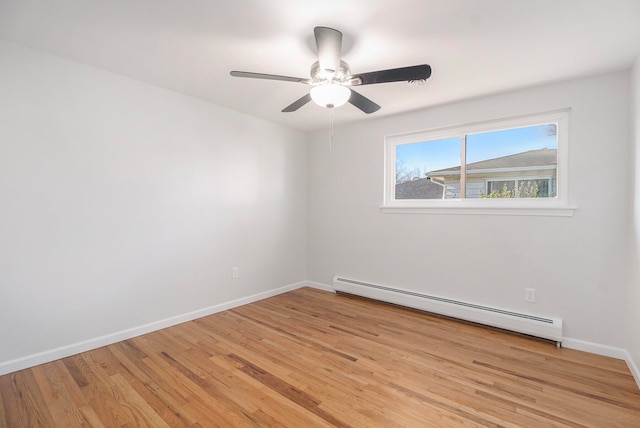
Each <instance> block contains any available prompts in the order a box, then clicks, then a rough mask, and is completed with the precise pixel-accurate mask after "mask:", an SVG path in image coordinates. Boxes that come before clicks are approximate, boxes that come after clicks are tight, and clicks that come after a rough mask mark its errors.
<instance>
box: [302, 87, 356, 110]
mask: <svg viewBox="0 0 640 428" xmlns="http://www.w3.org/2000/svg"><path fill="white" fill-rule="evenodd" d="M349 97H351V90H350V89H349V88H347V87H344V86H342V85H340V84H338V83H333V82H327V83H322V84H320V85H318V86H314V87H313V88H311V99H312V100H313V102H315V103H316V104H318V105H319V106H321V107H325V108H335V107H340V106H342V105H344V104H345V103H346V102H347V101H349Z"/></svg>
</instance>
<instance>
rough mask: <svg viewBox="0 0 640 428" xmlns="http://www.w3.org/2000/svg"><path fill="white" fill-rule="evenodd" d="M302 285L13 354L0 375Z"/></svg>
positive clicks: (307, 283)
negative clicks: (104, 333)
mask: <svg viewBox="0 0 640 428" xmlns="http://www.w3.org/2000/svg"><path fill="white" fill-rule="evenodd" d="M304 286H313V285H311V284H310V283H309V282H307V281H302V282H298V283H295V284H290V285H286V286H284V287H280V288H275V289H273V290H268V291H264V292H262V293H258V294H254V295H251V296H247V297H243V298H241V299H236V300H232V301H230V302H225V303H221V304H218V305H214V306H209V307H207V308H203V309H198V310H196V311H193V312H188V313H186V314H182V315H177V316H174V317H170V318H166V319H163V320H159V321H154V322H152V323H149V324H144V325H141V326H138V327H133V328H130V329H127V330H122V331H118V332H115V333H111V334H107V335H104V336H100V337H96V338H93V339H89V340H85V341H82V342H77V343H72V344H70V345H65V346H61V347H59V348H55V349H51V350H47V351H43V352H38V353H36V354H31V355H27V356H25V357H20V358H16V359H14V360H9V361H3V362H0V375H4V374H8V373H13V372H15V371H18V370H23V369H26V368H29V367H34V366H37V365H39V364H44V363H48V362H51V361H55V360H59V359H61V358H66V357H70V356H71V355H76V354H79V353H81V352H86V351H90V350H92V349H96V348H100V347H103V346H107V345H111V344H113V343H116V342H120V341H123V340H127V339H131V338H133V337H136V336H141V335H143V334H147V333H151V332H153V331H157V330H161V329H163V328H167V327H171V326H174V325H177V324H182V323H183V322H187V321H192V320H194V319H197V318H202V317H205V316H207V315H212V314H215V313H217V312H222V311H226V310H228V309H233V308H236V307H238V306H242V305H246V304H248V303H253V302H257V301H258V300H262V299H266V298H268V297H273V296H277V295H278V294H282V293H286V292H287V291H291V290H296V289H298V288H301V287H304Z"/></svg>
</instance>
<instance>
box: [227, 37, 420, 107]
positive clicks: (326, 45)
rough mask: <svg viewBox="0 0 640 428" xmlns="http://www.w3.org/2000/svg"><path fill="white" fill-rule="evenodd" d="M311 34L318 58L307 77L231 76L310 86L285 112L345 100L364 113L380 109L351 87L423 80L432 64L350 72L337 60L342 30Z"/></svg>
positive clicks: (243, 73)
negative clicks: (313, 104) (311, 103)
mask: <svg viewBox="0 0 640 428" xmlns="http://www.w3.org/2000/svg"><path fill="white" fill-rule="evenodd" d="M313 33H314V36H315V39H316V46H317V48H318V61H316V62H314V63H313V65H311V73H310V74H311V78H310V79H305V78H301V77H290V76H280V75H276V74H263V73H252V72H248V71H232V72H231V75H232V76H235V77H248V78H253V79H266V80H282V81H285V82H296V83H303V84H305V85H310V86H311V87H312V88H311V90H310V92H309V93H307V94H306V95H304V96H303V97H302V98H300V99H298V100H296V101H294V102H293V103H291V104H290V105H289V106H287V107H285V108H284V109H283V110H282V111H283V112H285V113H288V112H293V111H296V110H298V109H299V108H300V107H302V106H304V105H305V104H307V103H308V102H309V101H311V100H313V101H314V102H315V103H316V104H318V105H320V106H322V107H326V108H334V107H340V106H341V105H343V104H345V103H346V102H347V101H348V102H349V103H351V104H353V105H354V106H355V107H357V108H359V109H360V110H362V111H363V112H365V113H367V114H370V113H373V112H376V111H378V110H380V106H379V105H378V104H376V103H374V102H373V101H371V100H370V99H369V98H367V97H365V96H364V95H361V94H360V93H358V92H356V91H354V90H353V89H352V88H353V87H354V86H362V85H372V84H376V83H388V82H403V81H407V82H413V81H419V82H423V81H425V80H426V79H428V78H429V76H431V67H430V66H429V65H427V64H422V65H414V66H410V67H400V68H392V69H388V70H380V71H372V72H369V73H361V74H351V70H350V69H349V64H347V63H346V62H345V61H342V60H341V59H340V52H341V49H342V33H341V32H340V31H338V30H334V29H333V28H328V27H315V28H314V29H313Z"/></svg>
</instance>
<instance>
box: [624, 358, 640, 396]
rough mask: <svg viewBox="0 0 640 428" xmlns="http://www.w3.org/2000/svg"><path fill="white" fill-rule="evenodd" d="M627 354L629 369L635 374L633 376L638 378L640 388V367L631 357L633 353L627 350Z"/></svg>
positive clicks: (626, 359)
mask: <svg viewBox="0 0 640 428" xmlns="http://www.w3.org/2000/svg"><path fill="white" fill-rule="evenodd" d="M626 354H627V357H626V358H625V361H626V362H627V366H628V367H629V371H630V372H631V374H632V375H633V378H634V379H635V380H636V383H637V384H638V388H640V368H639V367H638V365H637V364H636V362H635V361H634V360H633V358H632V357H631V354H630V353H629V352H626Z"/></svg>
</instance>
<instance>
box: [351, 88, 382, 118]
mask: <svg viewBox="0 0 640 428" xmlns="http://www.w3.org/2000/svg"><path fill="white" fill-rule="evenodd" d="M349 102H350V103H351V104H353V105H354V106H356V107H358V108H359V109H360V110H362V111H363V112H365V113H367V114H371V113H374V112H376V111H378V110H380V106H379V105H378V104H376V103H374V102H373V101H371V100H370V99H369V98H367V97H365V96H364V95H361V94H359V93H357V92H356V91H354V90H353V89H351V97H349Z"/></svg>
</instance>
